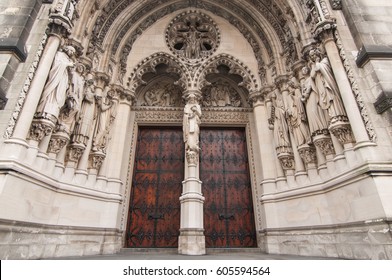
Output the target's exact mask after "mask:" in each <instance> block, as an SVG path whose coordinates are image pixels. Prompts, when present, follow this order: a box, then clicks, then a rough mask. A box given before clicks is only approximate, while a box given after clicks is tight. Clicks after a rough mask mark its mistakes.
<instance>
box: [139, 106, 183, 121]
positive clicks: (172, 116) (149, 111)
mask: <svg viewBox="0 0 392 280" xmlns="http://www.w3.org/2000/svg"><path fill="white" fill-rule="evenodd" d="M132 109H133V110H134V111H136V121H137V122H141V123H157V122H164V123H181V122H182V118H183V111H182V110H183V109H182V108H159V107H133V108H132Z"/></svg>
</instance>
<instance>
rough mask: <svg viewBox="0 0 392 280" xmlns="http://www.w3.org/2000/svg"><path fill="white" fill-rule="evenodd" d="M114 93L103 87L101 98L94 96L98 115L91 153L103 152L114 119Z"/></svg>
mask: <svg viewBox="0 0 392 280" xmlns="http://www.w3.org/2000/svg"><path fill="white" fill-rule="evenodd" d="M113 95H114V91H113V90H111V89H110V87H108V86H107V87H105V89H104V91H103V93H102V96H96V97H95V98H96V102H97V108H98V114H97V122H96V126H95V132H94V137H93V147H92V151H94V152H96V151H101V152H105V149H106V144H107V136H108V132H109V129H110V125H111V124H112V122H113V120H114V119H115V117H116V115H115V113H116V106H115V102H114V101H113Z"/></svg>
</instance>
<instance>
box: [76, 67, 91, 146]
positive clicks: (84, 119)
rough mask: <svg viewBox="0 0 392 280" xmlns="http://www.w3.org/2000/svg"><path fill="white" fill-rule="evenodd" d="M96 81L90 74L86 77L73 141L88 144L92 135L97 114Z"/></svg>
mask: <svg viewBox="0 0 392 280" xmlns="http://www.w3.org/2000/svg"><path fill="white" fill-rule="evenodd" d="M94 97H95V81H94V77H93V76H92V75H91V74H89V75H87V79H86V88H85V91H84V96H83V103H82V108H81V110H80V114H79V119H78V122H77V124H76V126H75V131H74V137H73V139H72V142H76V143H80V144H84V145H86V144H87V140H88V138H89V136H90V133H91V129H92V125H93V121H94V114H95V98H94Z"/></svg>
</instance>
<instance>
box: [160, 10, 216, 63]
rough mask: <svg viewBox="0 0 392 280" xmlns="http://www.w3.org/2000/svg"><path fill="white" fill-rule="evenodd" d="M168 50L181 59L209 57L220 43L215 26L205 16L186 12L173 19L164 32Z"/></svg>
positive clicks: (199, 13) (194, 12)
mask: <svg viewBox="0 0 392 280" xmlns="http://www.w3.org/2000/svg"><path fill="white" fill-rule="evenodd" d="M166 43H167V45H168V46H169V48H170V50H171V51H172V52H173V53H174V54H176V55H180V56H181V57H183V58H186V59H190V60H197V59H201V58H205V57H208V56H210V55H211V54H213V53H214V52H215V50H216V49H217V47H218V46H219V43H220V33H219V30H218V28H217V26H216V24H215V23H214V22H213V21H212V19H211V18H210V17H208V16H207V15H205V14H203V13H201V12H196V11H188V12H185V13H182V14H180V15H178V16H177V17H175V18H174V19H173V20H172V21H171V22H170V24H169V26H168V27H167V30H166Z"/></svg>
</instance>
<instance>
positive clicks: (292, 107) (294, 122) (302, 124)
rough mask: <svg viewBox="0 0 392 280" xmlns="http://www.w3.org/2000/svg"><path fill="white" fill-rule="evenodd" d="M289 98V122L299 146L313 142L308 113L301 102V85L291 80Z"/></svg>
mask: <svg viewBox="0 0 392 280" xmlns="http://www.w3.org/2000/svg"><path fill="white" fill-rule="evenodd" d="M288 91H289V96H288V100H287V103H288V104H287V107H288V108H287V120H288V124H289V127H290V129H291V131H292V133H293V136H294V139H295V141H296V144H297V146H301V145H303V144H307V143H310V142H311V137H310V131H309V127H308V124H307V119H306V112H305V108H304V105H303V104H302V101H301V90H300V86H299V84H298V83H297V82H296V81H294V80H291V81H289V82H288Z"/></svg>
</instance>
